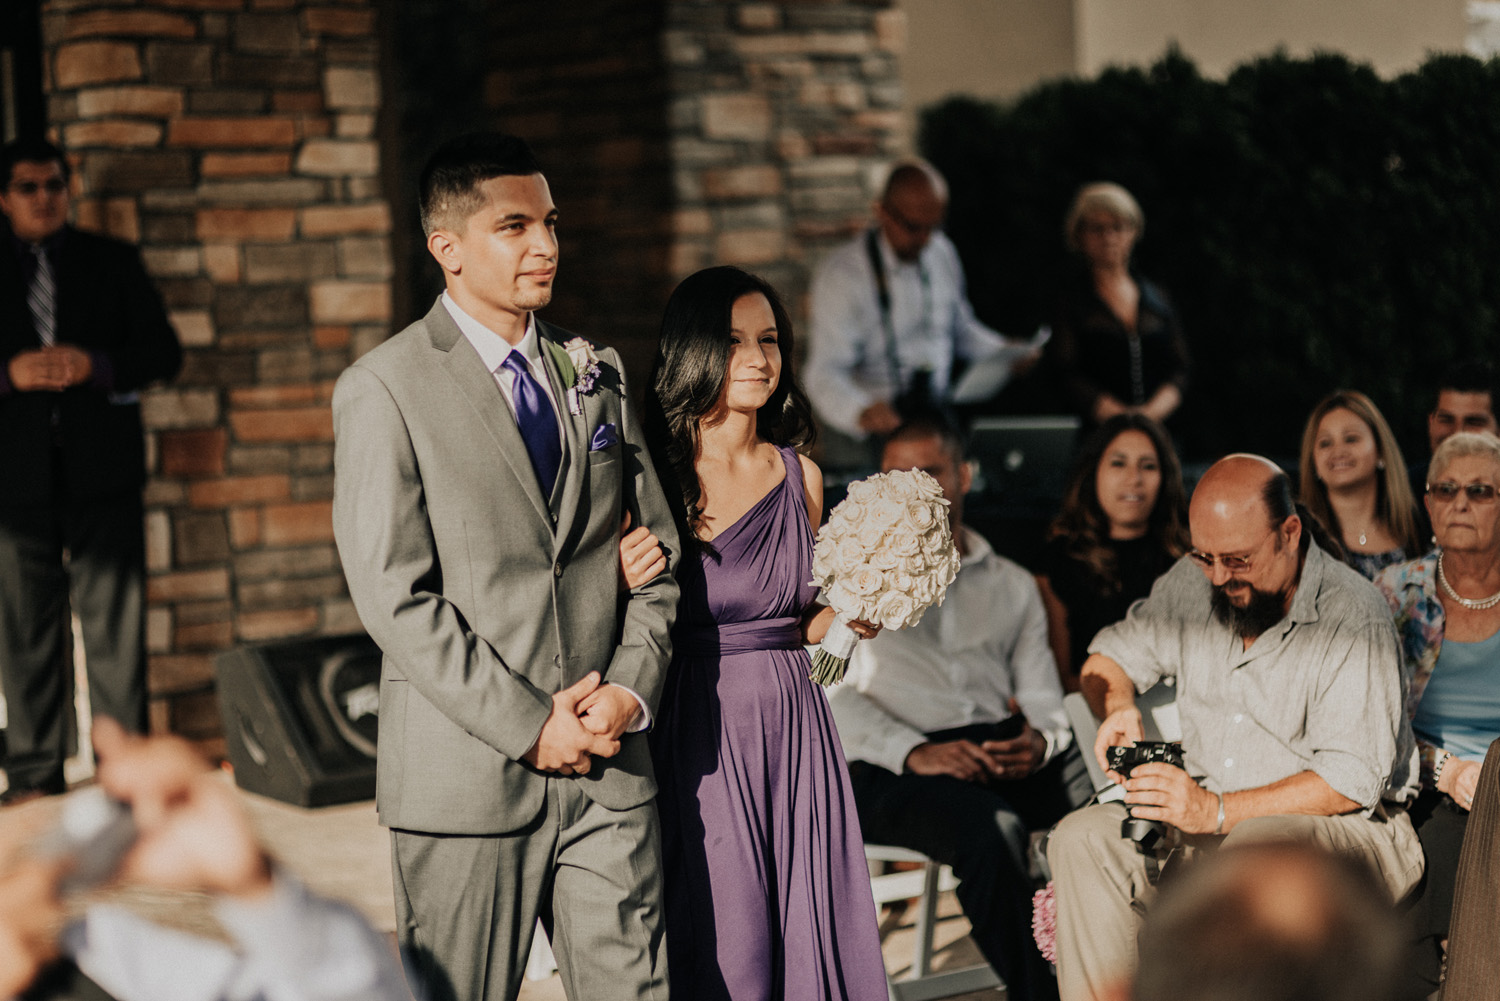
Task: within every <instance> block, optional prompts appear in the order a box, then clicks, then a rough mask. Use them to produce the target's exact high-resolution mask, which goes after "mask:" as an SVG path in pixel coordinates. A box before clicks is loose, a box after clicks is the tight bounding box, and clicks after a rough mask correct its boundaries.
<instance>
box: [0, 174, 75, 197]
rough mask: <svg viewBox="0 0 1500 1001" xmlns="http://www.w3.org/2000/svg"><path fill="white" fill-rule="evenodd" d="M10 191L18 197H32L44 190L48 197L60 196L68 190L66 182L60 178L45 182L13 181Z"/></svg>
mask: <svg viewBox="0 0 1500 1001" xmlns="http://www.w3.org/2000/svg"><path fill="white" fill-rule="evenodd" d="M10 190H12V191H14V192H15V193H16V194H18V195H34V194H36V193H37V192H38V191H42V190H46V192H47V194H49V195H60V194H62V193H63V192H64V191H66V190H68V182H67V181H64V180H63V179H62V178H60V177H54V178H51V179H50V180H46V181H41V182H37V181H14V182H12V183H11V186H10Z"/></svg>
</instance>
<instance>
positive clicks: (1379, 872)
mask: <svg viewBox="0 0 1500 1001" xmlns="http://www.w3.org/2000/svg"><path fill="white" fill-rule="evenodd" d="M1124 819H1125V807H1124V805H1123V804H1121V803H1103V804H1100V805H1098V806H1090V807H1086V808H1084V809H1082V810H1076V811H1074V812H1073V813H1070V814H1068V815H1067V816H1066V817H1064V818H1063V819H1062V821H1061V822H1060V823H1059V824H1058V825H1057V827H1056V828H1055V829H1054V830H1053V832H1052V837H1051V838H1050V839H1049V840H1048V842H1047V861H1048V862H1049V863H1050V865H1051V867H1052V873H1053V882H1054V888H1055V890H1056V893H1057V986H1058V991H1059V993H1060V994H1061V995H1062V999H1063V1001H1086V999H1091V998H1096V997H1100V996H1101V995H1102V994H1103V993H1104V991H1105V989H1106V988H1107V987H1109V986H1111V985H1113V984H1116V983H1118V982H1119V981H1121V980H1122V979H1124V978H1125V977H1127V976H1129V975H1130V974H1131V973H1132V972H1133V971H1134V969H1135V963H1136V937H1137V935H1138V933H1139V931H1140V923H1141V919H1142V917H1143V915H1144V914H1145V911H1146V908H1147V906H1148V905H1149V904H1150V901H1151V899H1152V898H1153V897H1154V896H1155V893H1156V887H1155V885H1153V884H1152V882H1151V880H1150V879H1149V878H1148V872H1147V859H1146V856H1144V855H1142V854H1140V853H1139V852H1138V851H1136V849H1135V845H1134V843H1133V842H1130V841H1128V840H1126V839H1125V838H1122V837H1121V836H1120V821H1122V820H1124ZM1288 840H1293V841H1309V842H1312V843H1314V844H1316V845H1318V846H1319V847H1321V848H1324V849H1327V850H1328V851H1330V852H1333V853H1334V854H1337V855H1354V856H1357V857H1358V858H1360V859H1362V860H1363V861H1364V862H1366V863H1367V864H1368V865H1369V866H1370V868H1371V869H1372V870H1373V871H1374V873H1375V875H1376V876H1377V877H1378V878H1379V879H1380V881H1381V882H1382V883H1384V884H1385V886H1386V888H1387V889H1389V890H1390V893H1391V899H1392V900H1401V899H1402V898H1403V897H1405V896H1406V895H1407V894H1408V893H1410V892H1411V890H1412V888H1413V887H1415V886H1416V885H1417V881H1418V880H1420V879H1421V878H1422V846H1421V845H1420V844H1418V843H1417V835H1416V832H1415V831H1413V830H1412V826H1411V821H1410V819H1409V818H1408V817H1407V816H1406V813H1405V812H1404V811H1403V812H1398V813H1396V814H1395V815H1393V816H1391V817H1389V818H1383V817H1380V816H1375V817H1365V816H1362V815H1361V814H1357V813H1353V814H1344V815H1342V816H1338V817H1310V816H1277V817H1255V818H1253V819H1251V820H1244V821H1241V822H1240V823H1238V824H1236V825H1235V826H1234V829H1233V830H1232V831H1230V832H1229V834H1227V835H1225V836H1224V837H1222V838H1218V837H1214V836H1212V835H1208V836H1204V837H1194V838H1190V843H1191V844H1193V845H1194V846H1195V847H1197V848H1199V849H1202V848H1209V847H1214V846H1216V845H1218V844H1219V843H1223V844H1224V845H1225V846H1232V845H1237V844H1238V845H1246V844H1253V843H1256V842H1266V841H1288Z"/></svg>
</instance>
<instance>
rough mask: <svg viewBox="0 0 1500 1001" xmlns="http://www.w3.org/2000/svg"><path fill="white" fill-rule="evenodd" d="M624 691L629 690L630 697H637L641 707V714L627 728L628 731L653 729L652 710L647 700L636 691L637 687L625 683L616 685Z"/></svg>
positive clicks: (641, 731) (642, 731) (636, 700)
mask: <svg viewBox="0 0 1500 1001" xmlns="http://www.w3.org/2000/svg"><path fill="white" fill-rule="evenodd" d="M615 687H616V688H618V689H619V690H620V691H622V692H629V693H630V697H631V698H633V699H635V704H636V705H638V706H640V707H641V714H640V715H639V716H637V717H636V718H635V722H634V723H632V724H630V726H628V727H626V728H625V732H626V733H645V732H646V731H647V730H649V729H651V710H650V709H647V708H646V700H645V699H643V698H641V697H640V695H639V694H637V693H636V691H635V689H633V688H627V687H625V686H624V685H615Z"/></svg>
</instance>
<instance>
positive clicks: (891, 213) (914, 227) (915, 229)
mask: <svg viewBox="0 0 1500 1001" xmlns="http://www.w3.org/2000/svg"><path fill="white" fill-rule="evenodd" d="M880 207H881V209H882V210H883V211H884V212H885V214H886V216H887V217H888V218H889V219H890V220H891V222H893V223H895V224H896V225H897V226H900V227H901V228H902V229H903V230H905V231H906V232H907V233H909V234H910V235H912V236H926V235H928V234H930V233H931V232H932V231H933V230H935V229H937V228H938V227H940V226H942V221H941V220H939V221H938V222H935V223H931V224H928V223H924V222H913V221H912V220H911V219H908V218H906V216H904V215H902V214H901V213H900V212H897V211H896V209H895V207H894V206H892V205H891V204H890V203H889V202H881V203H880Z"/></svg>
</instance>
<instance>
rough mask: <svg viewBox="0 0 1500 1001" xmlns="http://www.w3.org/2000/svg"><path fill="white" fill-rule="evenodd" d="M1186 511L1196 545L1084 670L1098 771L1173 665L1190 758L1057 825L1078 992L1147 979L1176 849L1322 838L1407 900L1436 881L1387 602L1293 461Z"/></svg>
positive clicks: (1231, 482)
mask: <svg viewBox="0 0 1500 1001" xmlns="http://www.w3.org/2000/svg"><path fill="white" fill-rule="evenodd" d="M1188 521H1189V527H1190V530H1191V535H1192V543H1193V549H1192V550H1191V551H1190V552H1189V553H1188V554H1187V555H1186V556H1184V557H1183V558H1182V559H1181V560H1179V561H1178V562H1177V564H1176V565H1175V566H1173V568H1172V569H1171V570H1169V571H1168V572H1167V573H1166V574H1165V575H1164V576H1163V577H1162V578H1161V579H1160V580H1158V581H1157V583H1156V585H1155V587H1153V588H1152V591H1151V595H1150V597H1148V598H1146V599H1144V600H1143V601H1141V602H1139V603H1137V604H1136V605H1135V606H1134V607H1132V608H1131V610H1130V614H1129V615H1128V616H1127V617H1126V619H1125V620H1124V621H1123V622H1120V623H1118V624H1116V625H1114V626H1110V627H1108V628H1106V629H1104V630H1103V631H1101V632H1100V633H1099V635H1098V636H1097V637H1095V639H1094V642H1093V643H1092V644H1091V645H1090V647H1089V652H1090V657H1089V659H1088V660H1087V661H1086V662H1085V663H1084V665H1083V672H1082V688H1083V693H1084V695H1085V697H1086V698H1087V699H1088V700H1089V704H1090V706H1091V707H1092V708H1093V710H1094V713H1095V715H1097V716H1099V717H1101V718H1102V719H1103V720H1104V722H1103V723H1102V724H1101V725H1100V727H1099V735H1098V739H1097V740H1096V742H1095V745H1094V753H1095V756H1096V757H1097V758H1098V759H1099V762H1100V764H1101V765H1103V766H1104V767H1106V768H1109V767H1110V762H1109V759H1108V757H1107V754H1108V752H1109V750H1110V749H1111V748H1115V747H1119V746H1123V745H1132V744H1135V743H1136V742H1137V741H1140V740H1141V739H1142V737H1143V735H1144V734H1143V730H1142V724H1141V713H1140V710H1139V709H1138V708H1136V705H1135V695H1136V692H1138V691H1145V690H1146V689H1148V688H1150V687H1151V686H1152V685H1154V684H1156V683H1157V682H1158V681H1160V680H1162V679H1164V678H1175V679H1176V680H1177V691H1178V696H1177V707H1178V714H1179V716H1180V718H1181V721H1182V738H1183V739H1182V749H1183V763H1184V765H1185V767H1179V766H1178V765H1176V764H1172V763H1168V762H1167V761H1163V760H1157V761H1145V762H1142V763H1139V764H1134V765H1133V767H1132V768H1131V770H1130V774H1129V777H1128V778H1126V777H1125V776H1123V775H1121V774H1120V773H1119V770H1118V769H1112V770H1111V777H1112V778H1114V779H1115V781H1117V782H1121V783H1122V784H1123V785H1124V787H1125V793H1126V795H1125V805H1122V804H1119V803H1109V804H1101V805H1097V806H1092V807H1089V808H1087V809H1084V810H1080V811H1078V812H1076V813H1073V814H1070V815H1069V816H1068V817H1065V818H1064V819H1063V820H1062V822H1061V823H1060V824H1058V826H1057V828H1056V829H1055V830H1054V832H1053V835H1052V838H1051V840H1050V842H1049V844H1048V858H1049V861H1050V862H1051V866H1052V871H1053V873H1054V874H1055V877H1056V878H1055V883H1056V893H1057V971H1058V982H1059V987H1060V990H1061V994H1062V998H1063V999H1064V1001H1083V999H1087V998H1095V997H1098V996H1100V994H1101V993H1102V992H1103V991H1105V990H1106V988H1107V987H1108V985H1109V984H1110V983H1111V982H1112V981H1116V980H1118V979H1120V978H1121V977H1125V976H1128V975H1129V974H1130V972H1131V970H1132V969H1133V968H1134V965H1135V961H1136V938H1137V933H1138V932H1139V928H1140V921H1141V916H1142V914H1143V913H1144V911H1145V908H1146V907H1147V906H1148V905H1149V903H1150V900H1151V898H1152V896H1153V895H1154V892H1155V887H1154V874H1155V872H1156V871H1157V870H1156V864H1157V861H1158V856H1160V855H1161V854H1163V852H1162V849H1163V848H1166V847H1167V846H1168V845H1171V844H1174V843H1175V844H1181V845H1183V846H1186V847H1187V848H1189V849H1194V850H1196V849H1204V848H1212V847H1215V846H1217V845H1218V844H1220V843H1221V842H1222V843H1230V844H1235V843H1252V842H1257V841H1281V840H1300V841H1310V842H1314V843H1316V844H1319V845H1321V846H1322V847H1324V848H1327V849H1328V850H1330V851H1333V852H1336V853H1338V854H1340V855H1345V856H1353V857H1358V858H1361V859H1363V860H1364V861H1365V862H1367V863H1368V864H1369V866H1370V867H1371V869H1372V870H1373V871H1374V873H1375V874H1376V876H1377V877H1378V878H1379V879H1380V881H1381V883H1382V884H1383V885H1384V886H1385V887H1386V889H1387V891H1388V892H1389V893H1390V895H1391V898H1392V900H1400V899H1401V898H1402V897H1404V896H1405V895H1406V894H1407V893H1408V892H1409V891H1410V890H1411V889H1412V888H1413V887H1414V886H1415V885H1416V884H1417V881H1418V880H1419V879H1420V878H1421V875H1422V851H1421V847H1420V846H1419V845H1418V843H1417V839H1416V835H1415V833H1414V832H1413V831H1412V827H1411V823H1410V821H1409V819H1408V818H1407V815H1406V807H1407V804H1408V803H1409V802H1410V800H1411V798H1412V796H1413V795H1414V793H1415V791H1416V780H1417V768H1416V759H1415V753H1414V743H1413V741H1412V734H1411V728H1410V726H1409V725H1408V723H1407V721H1406V714H1405V712H1404V710H1403V697H1404V694H1405V687H1406V684H1405V681H1404V678H1403V675H1402V672H1401V662H1400V655H1399V650H1398V649H1397V645H1396V636H1395V631H1394V627H1393V626H1392V623H1391V617H1390V614H1389V612H1388V610H1387V609H1385V608H1384V607H1383V603H1382V601H1381V598H1380V595H1379V594H1378V593H1377V592H1376V591H1375V590H1374V589H1373V588H1372V587H1371V586H1370V584H1369V582H1368V581H1366V580H1364V578H1362V577H1360V576H1359V575H1358V574H1357V573H1355V572H1354V571H1353V570H1351V569H1349V567H1347V566H1346V565H1345V564H1344V563H1343V562H1342V561H1341V560H1339V559H1338V558H1337V557H1336V556H1335V555H1331V554H1330V552H1329V551H1327V550H1328V547H1329V546H1336V543H1332V542H1331V541H1329V542H1327V543H1326V544H1320V543H1323V542H1324V539H1325V538H1326V536H1320V537H1319V538H1318V539H1317V540H1316V541H1315V540H1314V538H1313V536H1314V534H1315V533H1321V529H1320V528H1319V527H1318V526H1317V525H1316V523H1315V522H1314V521H1313V520H1312V519H1311V518H1310V517H1309V516H1306V515H1304V514H1299V513H1298V509H1297V507H1296V505H1295V504H1294V502H1293V500H1292V493H1291V485H1290V482H1289V481H1288V479H1287V476H1286V474H1285V473H1284V472H1282V471H1281V469H1279V468H1278V467H1277V466H1276V465H1275V464H1274V463H1272V462H1270V461H1268V460H1266V459H1263V458H1260V457H1259V456H1251V455H1231V456H1229V457H1227V458H1224V459H1221V460H1219V462H1217V463H1215V464H1214V465H1213V466H1212V467H1210V469H1209V470H1208V472H1207V473H1205V474H1204V476H1203V478H1202V479H1201V480H1200V481H1199V483H1198V487H1197V490H1196V491H1195V492H1194V494H1193V499H1192V504H1191V505H1190V507H1189V510H1188ZM1333 552H1334V553H1336V552H1337V549H1336V548H1334V549H1333ZM1115 753H1116V754H1118V753H1119V752H1115ZM1134 756H1136V757H1139V754H1137V755H1134ZM1127 808H1128V813H1127ZM1127 818H1134V819H1137V820H1143V821H1156V822H1160V823H1163V824H1165V825H1168V831H1167V834H1168V837H1167V838H1166V839H1164V843H1163V845H1161V846H1159V847H1156V848H1153V849H1151V851H1149V852H1148V851H1143V850H1142V849H1141V847H1140V846H1139V845H1138V844H1137V843H1133V842H1132V840H1131V839H1130V838H1127V837H1122V831H1121V825H1122V822H1124V821H1126V820H1127Z"/></svg>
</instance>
